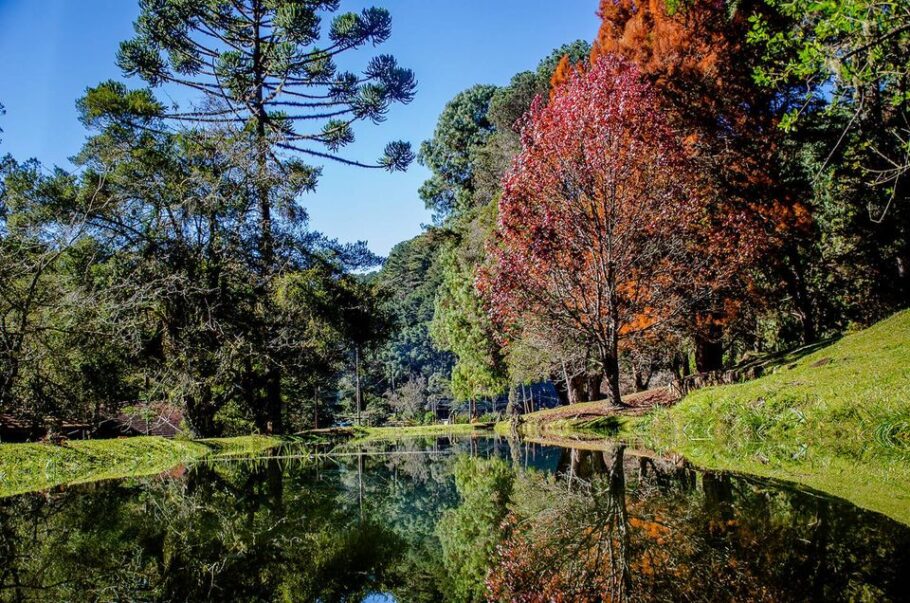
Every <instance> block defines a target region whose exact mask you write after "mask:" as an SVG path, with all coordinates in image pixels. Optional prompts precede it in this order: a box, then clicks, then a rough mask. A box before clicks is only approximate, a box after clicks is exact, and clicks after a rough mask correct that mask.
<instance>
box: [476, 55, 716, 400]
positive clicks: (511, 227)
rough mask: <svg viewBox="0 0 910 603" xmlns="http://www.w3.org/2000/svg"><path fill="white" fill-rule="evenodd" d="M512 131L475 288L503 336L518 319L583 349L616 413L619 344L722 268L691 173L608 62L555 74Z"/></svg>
mask: <svg viewBox="0 0 910 603" xmlns="http://www.w3.org/2000/svg"><path fill="white" fill-rule="evenodd" d="M525 119H526V123H525V125H524V128H523V131H522V151H521V153H520V154H519V156H518V157H517V158H516V159H515V162H514V163H513V166H512V169H511V171H510V173H509V174H508V175H507V177H506V179H505V181H504V193H503V196H502V200H501V202H500V206H499V210H500V217H499V219H500V222H499V225H498V228H497V231H496V234H495V237H494V239H493V241H492V242H491V243H490V249H489V251H490V256H491V258H492V260H491V264H490V266H489V267H488V268H487V270H486V271H485V272H484V273H483V274H482V275H481V278H480V280H479V282H478V285H479V288H480V289H481V292H482V293H483V294H484V295H485V296H486V297H487V299H488V300H489V302H490V304H491V308H492V310H493V314H494V318H495V319H496V320H498V321H499V322H500V323H502V324H503V325H504V326H505V327H506V329H507V330H508V328H509V327H510V325H515V324H520V323H522V322H523V320H525V319H526V318H527V317H529V316H530V317H533V319H534V320H535V321H536V322H537V323H538V324H545V325H547V327H548V328H550V329H552V330H553V331H554V333H559V334H560V336H569V337H571V338H572V339H573V340H574V341H576V342H578V345H579V346H584V347H586V348H587V349H590V350H593V351H594V352H595V355H596V357H597V359H598V361H599V367H600V370H602V371H603V374H604V376H605V377H606V379H607V382H608V384H609V392H608V393H609V395H610V398H611V399H612V400H613V402H614V403H617V404H620V403H621V398H620V392H619V358H618V351H619V342H620V339H621V338H627V337H632V336H634V335H636V334H638V333H641V332H643V331H647V330H654V329H661V328H665V327H668V326H669V325H671V324H673V323H674V322H675V321H676V320H678V319H679V318H680V317H681V316H682V315H684V314H686V313H687V312H688V311H689V310H690V308H691V307H692V306H693V304H694V303H695V302H696V301H697V299H698V296H699V291H704V290H706V287H705V286H704V283H703V278H704V276H705V275H710V276H711V277H712V278H716V275H717V272H718V271H720V270H722V268H720V267H716V266H715V265H714V263H715V259H716V256H714V255H711V254H706V253H703V250H704V249H705V247H706V241H707V239H708V238H709V237H710V236H711V232H709V231H706V230H705V224H706V222H705V221H704V219H703V218H704V216H705V214H706V208H705V206H704V203H703V201H702V199H701V198H700V197H698V195H697V189H696V187H694V186H693V185H692V184H693V183H694V181H695V179H694V178H693V174H692V165H691V163H690V162H689V161H688V160H687V159H686V156H685V153H683V151H682V147H681V143H680V142H679V141H678V139H677V136H676V135H675V134H674V132H673V131H672V130H671V128H670V126H669V124H668V122H667V120H666V119H665V117H664V114H663V113H662V111H661V102H660V100H659V98H658V96H657V93H656V91H655V89H654V87H653V86H652V85H651V84H649V82H648V81H647V79H646V78H645V77H643V74H642V72H641V71H640V70H639V69H638V68H637V67H636V66H635V65H634V64H633V63H632V62H630V61H628V60H626V59H623V58H621V57H618V56H609V57H602V58H601V59H600V60H598V61H597V62H596V63H595V64H593V65H592V66H591V67H590V68H589V69H587V70H582V69H578V70H573V71H572V72H571V73H568V74H567V77H566V81H565V83H564V84H563V85H561V86H559V87H557V88H556V89H555V91H554V93H553V95H552V98H551V100H550V102H549V104H547V105H546V106H544V105H543V103H541V102H537V103H535V105H534V106H533V107H532V109H531V111H530V112H529V113H528V115H527V116H526V117H525Z"/></svg>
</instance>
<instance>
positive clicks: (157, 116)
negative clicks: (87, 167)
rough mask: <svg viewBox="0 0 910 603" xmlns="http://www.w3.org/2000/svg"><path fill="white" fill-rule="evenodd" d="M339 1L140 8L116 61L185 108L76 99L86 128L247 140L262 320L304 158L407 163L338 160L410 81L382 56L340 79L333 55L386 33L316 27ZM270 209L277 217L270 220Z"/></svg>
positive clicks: (114, 90) (160, 0)
mask: <svg viewBox="0 0 910 603" xmlns="http://www.w3.org/2000/svg"><path fill="white" fill-rule="evenodd" d="M339 5H340V2H339V0H326V1H301V0H207V1H203V2H200V1H198V0H141V2H140V14H139V17H138V19H137V20H136V23H135V29H136V36H135V37H134V38H133V39H131V40H127V41H125V42H123V43H122V44H121V47H120V52H119V54H118V64H119V66H120V67H121V69H122V70H123V72H124V73H125V74H126V75H128V76H138V77H140V78H141V79H143V80H144V81H145V82H146V83H147V84H149V86H151V87H153V88H159V87H167V88H168V90H170V89H173V88H175V87H176V88H182V89H184V91H185V92H189V93H190V96H191V97H193V101H192V102H191V103H190V104H189V105H188V106H183V107H181V106H179V105H177V104H173V105H170V106H165V105H164V104H163V103H160V102H158V100H157V99H156V98H155V97H154V96H153V94H152V92H151V91H150V90H140V91H132V92H130V91H127V90H126V88H125V87H123V86H122V85H120V84H117V83H114V82H107V83H104V84H101V85H100V86H98V87H96V88H94V89H91V90H89V92H88V94H87V96H86V98H85V99H84V100H83V101H82V104H83V115H84V116H85V120H86V122H87V123H88V124H90V125H99V124H103V123H110V122H113V123H117V122H124V121H127V122H129V123H131V124H137V123H138V124H140V125H142V126H144V127H149V128H157V127H162V126H170V127H177V128H182V127H188V126H192V127H194V128H226V129H229V130H233V131H235V132H238V133H240V136H241V138H243V137H245V138H247V141H246V142H247V144H248V145H249V152H248V155H247V160H246V163H245V164H244V165H243V166H242V169H244V170H245V171H247V172H248V177H249V176H252V182H253V184H252V187H251V190H250V195H251V196H252V197H254V198H255V200H256V205H257V208H258V216H259V219H258V232H257V235H258V263H259V272H260V277H261V280H260V283H259V288H260V297H261V299H262V301H263V306H264V308H265V311H264V314H265V315H266V317H267V316H268V315H269V314H270V313H271V310H270V302H269V297H270V296H269V293H268V292H269V290H270V288H271V286H272V283H273V281H274V277H275V276H276V274H277V273H278V272H279V271H280V269H281V265H282V262H283V259H282V258H280V257H278V256H277V255H276V247H275V245H276V242H275V237H276V236H278V235H279V234H280V233H279V232H278V230H277V227H276V221H280V220H281V218H282V217H284V218H288V219H289V221H290V223H291V224H290V225H291V226H293V222H294V220H295V219H297V220H299V219H301V218H302V217H303V216H305V213H304V212H302V211H301V210H300V208H299V207H297V206H296V204H295V202H294V201H295V199H296V197H297V196H299V195H300V194H302V193H304V192H307V191H312V190H313V189H314V188H315V186H316V182H317V180H318V177H319V174H320V168H319V167H317V166H314V165H311V164H309V163H307V161H308V160H309V161H313V160H315V161H320V160H332V161H338V162H341V163H343V164H347V165H351V166H357V167H363V168H380V169H386V170H389V171H394V170H403V169H405V168H406V167H407V166H408V165H409V164H410V162H411V161H412V160H413V153H412V151H411V147H410V145H409V144H408V143H405V142H401V141H398V142H391V143H389V144H388V145H387V146H386V148H385V153H384V155H383V156H382V157H381V158H379V159H378V160H377V161H376V162H375V163H366V162H363V161H360V160H357V159H352V158H348V157H345V156H343V155H342V149H343V148H344V147H345V146H346V145H348V144H350V143H351V142H353V141H354V132H353V125H354V124H355V123H356V122H360V121H371V122H373V123H376V124H378V123H380V122H382V121H383V120H384V119H385V117H386V115H387V113H388V111H389V108H390V107H391V105H392V104H394V103H408V102H410V101H411V100H412V98H413V96H414V92H415V88H416V82H415V78H414V74H413V73H412V72H411V71H410V70H408V69H404V68H402V67H399V66H398V64H397V62H396V60H395V58H394V57H392V56H390V55H385V54H381V55H377V56H375V57H373V58H372V59H371V60H370V61H369V62H368V63H367V66H366V68H365V69H364V71H363V72H362V73H359V74H357V73H353V72H350V71H341V70H339V69H338V68H337V66H336V62H335V61H336V59H337V58H338V57H339V56H340V55H343V54H346V53H349V51H354V50H357V49H359V48H362V47H364V46H366V45H367V44H372V45H374V46H375V45H378V44H381V43H383V42H385V41H386V40H387V39H388V38H389V36H390V34H391V17H390V15H389V13H388V11H386V10H384V9H380V8H368V9H365V10H363V11H362V12H361V13H359V14H357V13H350V12H349V13H342V14H338V15H337V16H335V17H334V18H333V19H332V21H331V24H330V25H329V26H328V27H327V28H323V24H322V22H323V20H324V19H325V18H326V17H328V16H331V15H332V14H334V13H336V12H337V11H338V10H339ZM276 212H277V215H276ZM262 370H263V371H264V376H263V377H264V378H263V381H264V383H265V385H264V388H263V389H264V391H265V401H264V404H265V406H266V407H267V415H268V417H269V421H268V423H269V425H268V427H267V428H268V429H270V430H274V431H281V430H282V416H281V406H282V404H281V367H280V365H279V363H269V366H266V367H263V368H262Z"/></svg>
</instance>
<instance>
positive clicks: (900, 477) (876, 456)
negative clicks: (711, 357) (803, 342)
mask: <svg viewBox="0 0 910 603" xmlns="http://www.w3.org/2000/svg"><path fill="white" fill-rule="evenodd" d="M631 429H632V430H633V431H634V433H635V434H636V435H637V436H639V437H641V438H642V439H643V440H644V441H645V443H646V444H648V445H650V446H652V447H654V448H655V449H658V450H667V451H670V450H672V451H675V452H678V453H681V454H683V455H684V456H686V457H687V458H688V459H689V460H690V461H692V462H693V463H695V464H696V465H700V466H703V467H706V468H712V469H726V470H734V471H743V472H747V473H752V474H756V475H763V476H768V477H774V478H780V479H786V480H791V481H796V482H799V483H802V484H805V485H807V486H810V487H812V488H816V489H818V490H822V491H825V492H828V493H831V494H834V495H836V496H839V497H842V498H845V499H848V500H850V501H852V502H853V503H854V504H857V505H859V506H861V507H864V508H868V509H872V510H875V511H878V512H881V513H884V514H886V515H888V516H890V517H892V518H894V519H897V520H899V521H901V522H903V523H906V524H910V311H904V312H901V313H899V314H896V315H894V316H892V317H891V318H888V319H887V320H884V321H882V322H880V323H878V324H876V325H874V326H873V327H871V328H869V329H866V330H864V331H861V332H858V333H854V334H851V335H847V336H846V337H844V338H842V339H840V340H839V341H837V342H836V343H834V344H832V345H830V346H828V347H825V348H822V349H819V350H817V351H815V352H814V353H812V354H809V355H807V356H804V357H802V358H800V359H799V360H797V361H795V362H792V363H789V364H784V365H781V366H780V367H778V369H777V370H776V371H775V372H774V373H772V374H770V375H767V376H765V377H762V378H760V379H756V380H754V381H750V382H746V383H741V384H736V385H727V386H721V387H713V388H707V389H703V390H699V391H696V392H693V393H692V394H690V395H689V396H687V397H686V398H685V399H684V400H683V401H682V402H680V403H679V404H678V405H676V406H675V407H673V408H670V409H663V410H658V411H655V412H653V413H652V414H650V415H648V416H646V417H644V418H642V419H639V420H636V421H633V424H632V426H631Z"/></svg>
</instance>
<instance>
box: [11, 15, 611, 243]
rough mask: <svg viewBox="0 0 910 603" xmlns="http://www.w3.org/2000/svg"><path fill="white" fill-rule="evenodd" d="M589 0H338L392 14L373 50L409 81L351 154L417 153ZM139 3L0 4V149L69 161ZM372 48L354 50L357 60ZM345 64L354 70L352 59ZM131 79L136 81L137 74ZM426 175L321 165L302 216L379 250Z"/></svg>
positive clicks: (524, 63) (546, 49)
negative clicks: (464, 96)
mask: <svg viewBox="0 0 910 603" xmlns="http://www.w3.org/2000/svg"><path fill="white" fill-rule="evenodd" d="M597 4H598V2H597V0H373V1H372V2H369V1H366V0H343V1H342V3H341V10H342V11H347V10H357V11H359V10H360V9H361V8H362V7H364V6H368V5H378V6H384V7H385V8H388V9H389V11H391V13H392V19H393V31H392V38H391V39H390V40H389V41H388V42H387V43H386V44H384V45H383V46H381V47H380V48H378V49H377V52H383V53H391V54H394V55H395V56H396V57H397V58H398V60H399V63H401V64H402V65H403V66H406V67H409V68H411V69H413V70H414V71H415V72H416V74H417V78H418V81H419V86H418V92H417V98H416V100H415V101H414V102H413V103H411V104H410V105H407V106H396V107H395V108H394V109H393V110H392V113H391V115H390V116H389V119H388V120H387V121H386V122H385V123H384V124H382V125H380V126H373V125H372V124H360V125H359V127H358V128H357V130H356V131H355V133H356V135H357V142H356V143H355V144H354V145H352V146H351V147H349V148H348V149H347V152H348V153H349V154H351V155H352V156H354V157H357V158H361V159H367V160H374V159H376V158H378V157H379V156H380V154H381V151H382V148H383V147H384V146H385V143H386V142H387V141H389V140H397V139H402V140H410V141H411V142H412V143H413V145H414V147H415V150H416V148H417V147H418V146H419V144H420V142H421V141H422V140H424V139H426V138H428V137H430V136H431V135H432V132H433V128H434V127H435V125H436V118H437V117H438V115H439V113H440V112H441V111H442V108H443V107H444V106H445V104H446V102H447V101H448V100H449V99H451V98H452V97H453V96H454V95H455V94H457V93H458V92H460V91H461V90H463V89H465V88H467V87H469V86H472V85H474V84H478V83H484V84H497V85H502V84H505V83H507V82H508V81H509V79H510V78H511V76H512V75H513V74H514V73H516V72H518V71H522V70H526V69H533V68H534V67H535V66H536V65H537V63H538V61H539V60H540V59H541V58H543V57H545V56H546V55H548V54H549V53H550V51H551V50H552V49H553V48H556V47H558V46H560V45H562V44H564V43H567V42H571V41H573V40H576V39H585V40H591V39H593V38H594V35H595V33H596V31H597V25H598V21H597V17H596V16H595V11H596V9H597ZM137 6H138V1H137V0H0V103H3V104H4V105H5V106H6V110H7V114H6V115H5V116H2V117H0V127H2V129H3V130H4V133H3V134H2V135H0V137H2V140H3V142H2V143H0V153H7V152H9V153H12V154H13V155H14V156H15V157H16V158H17V159H20V160H22V159H26V158H29V157H35V158H37V159H39V160H41V161H42V162H44V163H45V164H47V165H59V166H61V167H64V168H66V169H69V168H71V167H72V166H71V165H70V163H69V161H68V158H69V157H71V156H72V155H74V154H75V153H76V152H77V151H78V150H79V148H80V146H81V145H82V142H83V141H84V139H85V136H86V132H85V130H84V129H83V127H82V125H81V124H80V123H79V121H78V119H77V116H76V109H75V101H76V99H77V98H78V97H79V96H81V95H82V93H83V91H84V90H85V88H86V87H87V86H91V85H95V84H97V83H99V82H101V81H103V80H107V79H111V78H116V79H121V75H120V73H119V71H118V69H117V67H116V65H115V64H114V61H115V55H116V52H117V47H118V44H119V43H120V41H121V40H124V39H127V38H129V37H131V36H132V21H133V19H134V18H135V16H136V14H137V12H138V8H137ZM369 51H370V49H366V50H364V53H365V54H362V55H360V57H358V58H359V60H360V61H361V63H360V64H361V65H363V64H365V61H366V59H367V58H368V57H369V56H372V54H370V52H369ZM345 67H354V65H350V66H348V65H347V64H345ZM130 85H133V86H139V85H141V82H140V81H138V80H135V81H133V82H131V83H130ZM426 177H427V171H426V170H425V168H423V167H421V166H419V165H416V163H415V165H414V166H413V167H412V168H411V169H409V170H408V172H407V173H404V174H401V173H398V174H388V173H386V172H384V171H369V170H358V169H356V168H349V167H343V166H337V165H326V166H325V169H324V174H323V178H322V180H321V181H320V184H319V188H318V190H317V191H316V192H315V193H313V194H309V195H307V196H305V197H303V198H302V199H301V202H302V204H303V205H304V206H305V207H306V208H307V209H308V211H309V213H310V218H311V224H312V226H313V227H314V228H316V229H318V230H321V231H323V232H324V233H326V234H327V235H329V236H332V237H337V238H339V239H341V240H342V241H357V240H365V241H368V242H369V244H370V247H371V249H373V251H375V252H377V253H380V254H386V253H388V251H389V249H391V247H392V246H393V245H395V243H397V242H399V241H402V240H404V239H408V238H410V237H412V236H414V235H416V234H418V233H419V232H420V229H421V224H423V223H427V222H429V221H430V216H429V214H428V212H426V211H425V209H424V207H423V203H422V201H421V200H420V198H419V197H418V196H417V189H418V187H419V186H420V184H421V182H423V180H424V179H425V178H426Z"/></svg>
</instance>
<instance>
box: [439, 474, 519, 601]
mask: <svg viewBox="0 0 910 603" xmlns="http://www.w3.org/2000/svg"><path fill="white" fill-rule="evenodd" d="M513 479H514V475H513V472H512V469H511V468H510V467H509V465H508V464H507V463H505V462H504V461H502V460H501V459H495V458H494V459H474V458H469V457H460V458H459V459H458V461H457V462H456V465H455V487H456V488H457V489H458V494H459V495H460V497H461V503H460V504H459V505H458V506H457V507H455V508H454V509H449V510H447V511H446V512H445V513H443V515H442V517H441V518H440V520H439V523H438V524H437V527H436V530H437V533H438V535H439V541H440V543H441V544H442V558H443V563H444V565H445V568H446V569H447V570H448V573H449V575H450V584H449V585H448V586H449V588H450V589H451V592H448V593H447V594H448V598H449V599H450V600H452V601H479V600H483V599H484V592H485V587H484V578H485V576H486V572H487V568H488V567H489V565H490V561H491V559H492V556H493V553H494V550H495V546H496V544H497V542H498V541H499V536H498V534H499V524H500V523H501V522H502V520H503V519H504V518H505V515H506V504H507V503H508V501H509V498H510V497H511V495H512V484H513Z"/></svg>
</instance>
